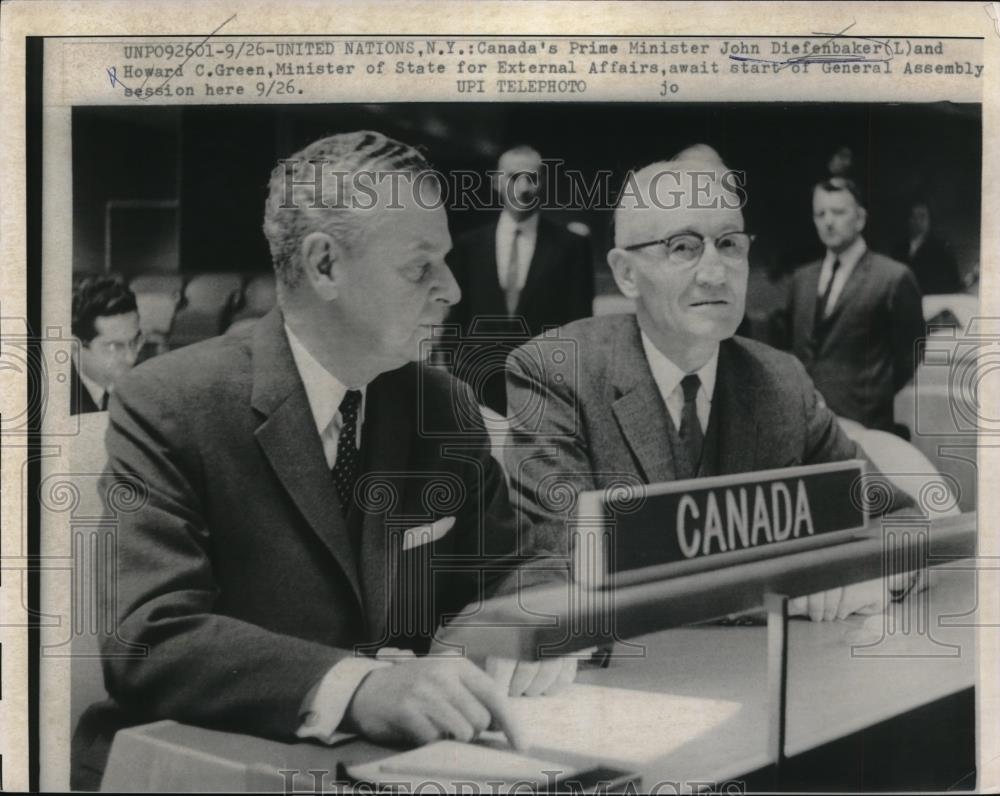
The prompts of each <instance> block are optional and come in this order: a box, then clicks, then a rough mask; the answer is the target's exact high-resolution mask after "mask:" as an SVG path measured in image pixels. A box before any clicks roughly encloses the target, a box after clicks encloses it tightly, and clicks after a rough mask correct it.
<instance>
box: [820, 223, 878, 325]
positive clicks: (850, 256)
mask: <svg viewBox="0 0 1000 796" xmlns="http://www.w3.org/2000/svg"><path fill="white" fill-rule="evenodd" d="M867 250H868V246H867V245H866V244H865V239H864V238H862V237H861V236H860V235H859V236H858V237H857V239H856V240H855V241H854V243H852V244H851V245H850V246H848V247H847V248H846V249H844V251H842V252H841V253H840V254H839V255H837V254H834V253H833V252H832V251H829V250H828V251H827V253H826V257H825V258H824V259H823V267H822V268H820V269H819V285H818V286H817V290H816V295H817V297H819V296H822V295H823V293H824V292H826V286H827V284H828V283H829V281H830V274H831V272H832V271H833V261H834V260H837V259H839V260H840V268H838V269H837V273H836V274H834V276H833V287H832V288H831V289H830V298H829V299H828V300H827V302H826V315H829V314H830V313H831V312H833V308H834V307H836V306H837V299H839V298H840V294H841V293H843V292H844V285H846V284H847V280H848V279H850V278H851V274H852V273H854V269H855V267H856V266H857V264H858V263H859V262H860V261H861V258H862V257H864V256H865V252H866V251H867Z"/></svg>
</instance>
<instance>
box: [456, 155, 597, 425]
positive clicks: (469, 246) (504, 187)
mask: <svg viewBox="0 0 1000 796" xmlns="http://www.w3.org/2000/svg"><path fill="white" fill-rule="evenodd" d="M541 180H542V157H541V155H539V154H538V152H536V151H535V150H534V149H532V148H531V147H528V146H518V147H514V148H513V149H508V150H507V151H506V152H504V153H503V154H502V155H501V156H500V159H499V161H498V162H497V171H496V173H495V174H494V182H493V188H494V190H495V191H496V192H497V194H498V195H499V197H500V200H501V202H502V203H503V210H502V211H501V213H500V216H499V217H498V218H497V219H496V220H495V221H493V222H492V223H490V224H487V225H486V226H483V227H480V228H478V229H475V230H473V231H472V232H470V233H467V234H466V235H463V236H462V237H460V238H458V239H457V240H456V241H455V248H454V249H453V250H452V252H451V254H450V255H449V256H448V265H449V266H450V267H451V270H452V272H453V273H454V274H455V280H456V281H457V282H458V285H459V287H460V288H461V290H462V301H461V302H460V303H459V304H458V305H457V306H455V307H454V308H453V309H452V311H451V314H450V315H449V318H448V319H449V320H450V321H452V322H457V323H458V324H459V325H460V326H461V331H462V337H463V340H464V339H465V338H468V337H469V336H472V337H475V336H476V335H486V336H487V338H488V339H486V340H485V342H484V345H485V346H487V347H490V348H495V347H497V346H499V347H501V348H502V351H500V352H499V356H493V355H492V353H493V352H492V351H491V350H489V348H487V349H486V350H484V349H482V348H480V347H478V346H469V345H465V346H464V347H463V348H462V349H461V350H460V351H458V352H457V357H458V361H456V362H455V363H454V373H455V375H456V376H458V377H459V378H462V379H465V380H466V381H468V382H469V384H470V385H472V386H473V389H474V390H475V391H476V393H477V395H476V397H477V398H478V400H479V401H480V402H481V403H484V404H486V405H487V406H489V407H490V408H491V409H493V410H494V411H496V412H499V413H500V414H502V415H505V414H506V413H507V412H506V410H507V402H506V387H505V378H504V371H503V367H502V365H503V362H504V358H505V356H506V354H507V352H508V350H509V349H510V348H513V347H514V346H516V345H520V344H521V343H523V342H525V341H526V340H528V339H529V338H531V337H534V336H535V335H538V334H541V333H542V331H543V330H544V328H545V327H546V326H562V325H563V324H566V323H569V322H570V321H575V320H577V319H579V318H586V317H588V316H589V315H590V314H591V313H592V312H593V303H594V273H593V262H592V258H591V253H590V242H589V240H588V239H587V238H585V237H582V236H580V235H576V234H574V233H573V232H571V231H569V230H568V229H566V228H564V227H563V226H561V225H559V224H555V223H553V222H552V221H549V220H547V219H545V218H543V217H542V216H541V215H540V214H539V212H538V210H539V204H540V199H539V185H540V183H541ZM486 318H491V319H492V320H490V321H489V322H486V320H485V319H486ZM477 319H482V320H480V322H479V323H477ZM488 362H493V363H495V364H496V365H497V367H496V368H493V369H492V370H491V369H489V368H488V367H484V365H486V364H488Z"/></svg>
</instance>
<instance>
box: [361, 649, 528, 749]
mask: <svg viewBox="0 0 1000 796" xmlns="http://www.w3.org/2000/svg"><path fill="white" fill-rule="evenodd" d="M494 723H495V724H496V726H498V727H499V728H500V729H501V730H503V732H504V734H505V735H506V736H507V738H508V739H509V740H510V743H511V746H513V747H514V748H516V749H523V748H525V746H524V744H525V741H524V733H523V732H522V730H521V728H520V727H519V725H518V724H517V722H516V720H515V718H514V715H513V713H512V712H511V709H510V704H509V701H508V699H507V696H506V694H505V693H504V691H503V689H502V688H500V687H499V686H498V685H497V683H496V681H495V680H493V678H491V677H490V676H489V675H487V674H486V672H484V671H483V670H482V669H480V668H479V667H477V666H476V665H475V664H474V663H472V662H471V661H469V660H467V659H465V658H459V657H448V658H437V657H435V658H424V659H421V660H415V661H407V662H404V663H400V664H399V665H396V666H389V667H386V668H384V669H376V670H374V671H372V672H371V673H370V674H368V675H367V676H366V677H365V679H364V680H362V681H361V685H360V686H358V690H357V691H355V692H354V698H353V699H352V700H351V703H350V705H348V707H347V715H346V717H345V728H346V729H349V730H351V731H357V732H360V733H361V734H362V735H364V736H365V737H367V738H370V739H372V740H373V741H381V742H400V741H403V742H407V743H414V744H425V743H430V742H431V741H436V740H439V739H441V738H454V739H455V740H458V741H471V740H472V739H473V738H474V737H475V736H476V735H478V734H479V733H480V732H482V731H483V730H485V729H487V728H489V727H490V725H491V724H494Z"/></svg>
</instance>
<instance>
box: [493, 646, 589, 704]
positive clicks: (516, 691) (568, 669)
mask: <svg viewBox="0 0 1000 796" xmlns="http://www.w3.org/2000/svg"><path fill="white" fill-rule="evenodd" d="M576 661H577V658H576V657H570V656H566V657H563V658H544V659H543V660H540V661H515V660H513V659H511V658H496V657H493V656H490V657H489V658H487V659H486V673H487V674H488V675H490V677H492V678H493V679H494V680H495V681H496V683H497V685H499V686H500V688H501V689H502V690H506V692H507V695H508V696H512V697H515V696H542V695H545V694H549V695H551V694H558V693H559V692H560V691H562V690H563V689H564V688H565V687H566V686H568V685H569V684H570V683H572V682H573V680H575V679H576Z"/></svg>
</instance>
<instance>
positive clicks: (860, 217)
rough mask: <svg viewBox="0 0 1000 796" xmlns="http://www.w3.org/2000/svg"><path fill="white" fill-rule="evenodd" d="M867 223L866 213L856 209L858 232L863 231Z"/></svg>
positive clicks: (863, 209)
mask: <svg viewBox="0 0 1000 796" xmlns="http://www.w3.org/2000/svg"><path fill="white" fill-rule="evenodd" d="M867 223H868V211H867V210H865V208H863V207H859V208H858V232H864V231H865V224H867Z"/></svg>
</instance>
